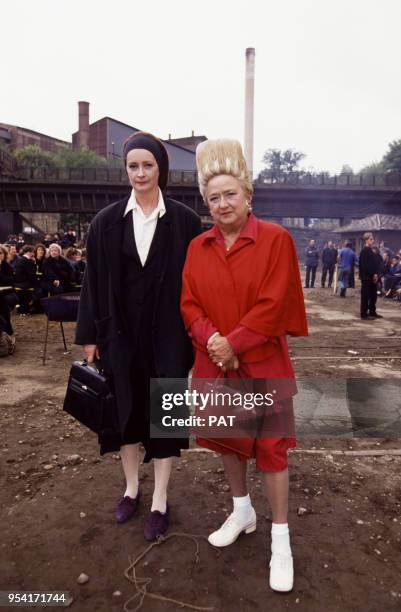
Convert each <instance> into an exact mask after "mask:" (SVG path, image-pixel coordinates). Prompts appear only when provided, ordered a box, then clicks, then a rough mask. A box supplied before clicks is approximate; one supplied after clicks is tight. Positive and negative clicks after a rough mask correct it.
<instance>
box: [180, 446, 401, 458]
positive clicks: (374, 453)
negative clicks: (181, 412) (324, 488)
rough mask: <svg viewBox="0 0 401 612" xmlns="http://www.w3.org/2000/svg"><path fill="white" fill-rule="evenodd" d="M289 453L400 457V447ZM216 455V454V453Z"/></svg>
mask: <svg viewBox="0 0 401 612" xmlns="http://www.w3.org/2000/svg"><path fill="white" fill-rule="evenodd" d="M184 452H186V453H211V454H214V455H215V453H213V451H211V450H209V449H208V448H188V449H187V450H185V451H184ZM289 453H290V454H292V453H297V454H304V455H348V456H351V457H352V456H354V457H382V456H383V455H393V456H400V457H401V449H390V448H389V449H387V450H384V449H383V450H369V449H366V450H330V449H329V448H327V449H324V450H322V449H319V450H318V449H315V450H313V449H306V448H304V449H303V448H291V449H290V450H289ZM216 457H217V455H216Z"/></svg>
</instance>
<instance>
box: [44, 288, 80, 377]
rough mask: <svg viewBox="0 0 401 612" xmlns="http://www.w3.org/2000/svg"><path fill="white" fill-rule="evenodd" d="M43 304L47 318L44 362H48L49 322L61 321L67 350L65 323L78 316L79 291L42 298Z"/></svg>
mask: <svg viewBox="0 0 401 612" xmlns="http://www.w3.org/2000/svg"><path fill="white" fill-rule="evenodd" d="M40 301H41V304H42V306H43V310H44V311H45V315H46V318H47V322H46V334H45V343H44V347H43V359H42V364H43V365H45V363H46V352H47V338H48V335H49V322H50V321H57V322H58V323H60V329H61V335H62V337H63V344H64V350H65V351H66V350H67V345H66V342H65V334H64V327H63V323H67V322H70V321H72V322H74V321H76V320H77V318H78V305H79V293H60V294H59V295H53V296H51V297H47V298H42V299H41V300H40Z"/></svg>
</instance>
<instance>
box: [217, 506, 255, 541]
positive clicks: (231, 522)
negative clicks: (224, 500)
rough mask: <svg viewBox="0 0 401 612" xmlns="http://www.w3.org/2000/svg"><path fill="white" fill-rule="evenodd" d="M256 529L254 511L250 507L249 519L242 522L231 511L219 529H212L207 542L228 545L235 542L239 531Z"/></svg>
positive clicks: (248, 531) (249, 531) (250, 531)
mask: <svg viewBox="0 0 401 612" xmlns="http://www.w3.org/2000/svg"><path fill="white" fill-rule="evenodd" d="M255 530H256V513H255V510H254V509H253V508H252V513H251V519H250V520H248V521H246V522H245V523H244V522H241V521H240V520H238V517H237V516H236V515H235V514H234V512H232V513H231V514H230V516H229V517H228V518H227V519H226V520H225V521H224V523H223V524H222V526H221V527H220V529H218V530H217V531H213V533H211V534H210V536H209V537H208V542H209V543H210V544H212V546H229V544H232V543H233V542H235V540H236V539H237V538H238V536H239V535H240V533H242V532H243V531H244V532H245V533H252V532H253V531H255Z"/></svg>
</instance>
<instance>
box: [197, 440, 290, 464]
mask: <svg viewBox="0 0 401 612" xmlns="http://www.w3.org/2000/svg"><path fill="white" fill-rule="evenodd" d="M196 441H197V443H198V444H199V446H203V447H205V448H209V449H210V450H212V451H214V452H216V453H220V454H221V455H228V454H230V455H233V454H234V455H237V457H238V458H239V459H241V460H242V461H246V460H247V459H252V458H253V457H255V458H256V469H258V470H261V471H262V472H282V471H283V470H285V469H286V468H287V467H288V458H287V450H288V449H289V448H295V447H296V445H297V444H296V440H295V438H254V439H252V438H249V439H248V438H241V439H238V438H236V439H232V438H219V439H218V440H217V439H216V440H213V439H206V438H197V439H196Z"/></svg>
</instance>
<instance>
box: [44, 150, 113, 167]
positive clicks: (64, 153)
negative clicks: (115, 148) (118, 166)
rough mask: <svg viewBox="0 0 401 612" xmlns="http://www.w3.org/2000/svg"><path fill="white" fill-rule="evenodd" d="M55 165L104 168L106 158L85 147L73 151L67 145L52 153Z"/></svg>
mask: <svg viewBox="0 0 401 612" xmlns="http://www.w3.org/2000/svg"><path fill="white" fill-rule="evenodd" d="M54 161H55V164H56V166H58V167H61V168H104V167H105V166H107V160H106V159H105V158H104V157H101V156H100V155H98V154H97V153H95V152H94V151H91V150H90V149H88V148H87V147H81V148H80V149H79V150H78V151H74V150H73V149H71V148H70V147H68V146H63V147H60V149H59V150H58V151H57V153H55V155H54Z"/></svg>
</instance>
